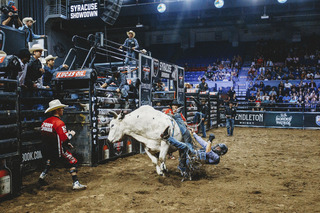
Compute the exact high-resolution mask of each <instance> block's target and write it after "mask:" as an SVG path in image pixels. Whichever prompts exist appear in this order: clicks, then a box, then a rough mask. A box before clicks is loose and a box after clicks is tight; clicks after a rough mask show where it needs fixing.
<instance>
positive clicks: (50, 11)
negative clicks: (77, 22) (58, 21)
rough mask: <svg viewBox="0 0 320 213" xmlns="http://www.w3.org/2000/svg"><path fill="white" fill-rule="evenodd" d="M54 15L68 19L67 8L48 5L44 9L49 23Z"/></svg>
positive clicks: (59, 5)
mask: <svg viewBox="0 0 320 213" xmlns="http://www.w3.org/2000/svg"><path fill="white" fill-rule="evenodd" d="M52 15H60V16H65V17H67V15H68V14H67V6H66V5H63V4H55V5H48V6H46V7H45V9H44V17H45V20H46V21H47V20H48V19H49V18H50V17H49V16H52Z"/></svg>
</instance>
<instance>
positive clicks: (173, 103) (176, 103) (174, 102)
mask: <svg viewBox="0 0 320 213" xmlns="http://www.w3.org/2000/svg"><path fill="white" fill-rule="evenodd" d="M172 105H177V106H180V105H181V104H179V103H178V101H177V100H173V101H172V102H171V106H172Z"/></svg>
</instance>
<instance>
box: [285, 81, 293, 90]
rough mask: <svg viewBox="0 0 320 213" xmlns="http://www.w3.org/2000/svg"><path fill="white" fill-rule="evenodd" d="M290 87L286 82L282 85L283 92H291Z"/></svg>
mask: <svg viewBox="0 0 320 213" xmlns="http://www.w3.org/2000/svg"><path fill="white" fill-rule="evenodd" d="M291 87H292V84H291V83H290V82H289V81H288V80H286V83H285V84H284V91H285V92H290V91H291Z"/></svg>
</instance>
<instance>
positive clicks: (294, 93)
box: [247, 80, 320, 111]
mask: <svg viewBox="0 0 320 213" xmlns="http://www.w3.org/2000/svg"><path fill="white" fill-rule="evenodd" d="M247 97H248V102H250V103H255V104H256V106H260V105H261V103H262V104H263V105H267V106H270V107H272V106H275V104H276V103H283V104H286V107H304V108H305V109H310V110H311V111H315V110H316V107H317V104H320V87H319V85H318V87H317V85H316V83H315V82H314V81H313V80H311V81H310V82H309V83H307V82H305V81H302V80H301V81H300V82H299V83H298V84H294V83H291V82H289V81H288V80H286V81H285V82H284V81H280V83H279V85H278V86H274V87H271V86H265V84H264V82H263V81H260V83H258V82H256V83H253V82H250V84H249V86H248V92H247Z"/></svg>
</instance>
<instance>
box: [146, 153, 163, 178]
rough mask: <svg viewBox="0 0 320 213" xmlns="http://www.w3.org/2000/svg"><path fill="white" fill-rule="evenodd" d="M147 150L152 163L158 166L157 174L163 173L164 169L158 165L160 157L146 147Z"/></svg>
mask: <svg viewBox="0 0 320 213" xmlns="http://www.w3.org/2000/svg"><path fill="white" fill-rule="evenodd" d="M145 151H146V153H147V155H148V156H149V158H150V159H151V161H152V163H153V164H154V165H155V166H156V170H157V174H158V175H163V172H162V170H161V169H160V166H159V165H158V158H157V157H156V156H154V155H153V154H151V153H150V151H149V148H147V147H145Z"/></svg>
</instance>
